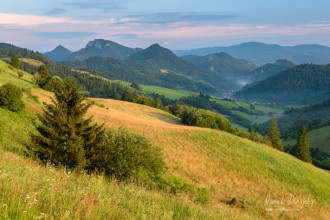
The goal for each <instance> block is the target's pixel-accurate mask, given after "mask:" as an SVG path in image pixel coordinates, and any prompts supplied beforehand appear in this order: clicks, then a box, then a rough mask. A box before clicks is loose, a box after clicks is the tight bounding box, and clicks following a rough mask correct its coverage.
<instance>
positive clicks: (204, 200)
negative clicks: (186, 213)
mask: <svg viewBox="0 0 330 220" xmlns="http://www.w3.org/2000/svg"><path fill="white" fill-rule="evenodd" d="M196 201H197V202H200V203H201V204H202V205H206V204H208V203H209V201H210V193H209V191H207V189H205V188H198V189H197V199H196Z"/></svg>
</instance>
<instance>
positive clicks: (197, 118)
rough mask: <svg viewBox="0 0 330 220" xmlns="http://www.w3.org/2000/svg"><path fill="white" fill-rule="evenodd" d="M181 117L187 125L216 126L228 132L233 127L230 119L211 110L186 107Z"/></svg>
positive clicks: (215, 127)
mask: <svg viewBox="0 0 330 220" xmlns="http://www.w3.org/2000/svg"><path fill="white" fill-rule="evenodd" d="M180 117H181V120H182V122H183V123H184V124H186V125H191V126H197V127H204V128H214V129H219V130H223V131H228V132H230V131H231V129H232V127H231V124H230V122H229V121H228V119H226V118H225V117H224V116H222V115H220V114H217V113H214V112H211V111H209V110H204V109H196V108H193V107H186V108H185V109H184V110H183V112H182V113H181V114H180Z"/></svg>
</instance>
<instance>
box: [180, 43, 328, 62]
mask: <svg viewBox="0 0 330 220" xmlns="http://www.w3.org/2000/svg"><path fill="white" fill-rule="evenodd" d="M174 52H175V54H177V55H178V56H184V55H191V54H193V55H200V56H205V55H207V54H213V53H220V52H226V53H229V54H230V55H231V56H234V57H237V58H240V59H246V60H249V61H251V62H252V63H255V64H257V65H264V64H267V63H272V62H275V61H276V60H278V59H288V60H292V61H293V62H294V63H296V64H303V63H314V64H328V63H329V62H330V47H326V46H322V45H297V46H279V45H277V44H265V43H259V42H246V43H242V44H239V45H233V46H224V47H207V48H200V49H192V50H174Z"/></svg>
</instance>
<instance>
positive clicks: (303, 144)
mask: <svg viewBox="0 0 330 220" xmlns="http://www.w3.org/2000/svg"><path fill="white" fill-rule="evenodd" d="M296 157H297V158H298V159H300V160H302V161H305V162H307V163H312V158H311V154H310V152H309V144H308V137H307V132H306V128H305V126H303V127H302V128H301V129H300V132H299V136H298V140H297V144H296Z"/></svg>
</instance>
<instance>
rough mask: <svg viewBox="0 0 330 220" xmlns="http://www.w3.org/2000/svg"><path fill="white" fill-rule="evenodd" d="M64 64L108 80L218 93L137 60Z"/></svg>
mask: <svg viewBox="0 0 330 220" xmlns="http://www.w3.org/2000/svg"><path fill="white" fill-rule="evenodd" d="M62 64H64V65H66V66H69V67H71V68H75V69H81V70H86V71H89V72H91V73H94V72H95V74H101V75H102V76H104V77H107V78H108V79H119V80H123V81H128V82H132V81H137V82H139V83H142V84H146V85H156V86H162V87H170V88H178V89H186V90H190V91H204V92H208V93H216V90H215V88H214V87H213V86H211V85H207V84H205V83H204V84H202V83H200V82H196V81H194V80H192V79H189V78H188V77H186V76H184V75H179V74H176V73H174V72H171V71H168V72H167V73H163V72H161V71H160V70H158V71H157V70H153V69H151V68H150V67H149V66H146V65H143V64H141V63H139V62H138V61H136V60H128V61H122V60H118V59H114V58H110V57H91V58H88V59H86V60H84V61H75V62H71V61H63V62H62Z"/></svg>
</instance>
